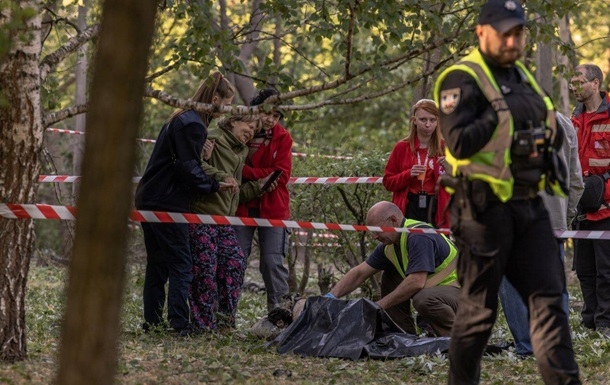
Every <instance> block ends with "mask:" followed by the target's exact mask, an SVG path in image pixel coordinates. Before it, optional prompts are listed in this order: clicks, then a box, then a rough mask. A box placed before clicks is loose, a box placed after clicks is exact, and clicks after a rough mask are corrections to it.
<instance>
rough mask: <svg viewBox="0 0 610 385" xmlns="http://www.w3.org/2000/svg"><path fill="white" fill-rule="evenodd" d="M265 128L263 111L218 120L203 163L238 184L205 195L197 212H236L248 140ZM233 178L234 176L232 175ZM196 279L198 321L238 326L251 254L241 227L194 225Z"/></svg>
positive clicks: (193, 294)
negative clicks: (243, 241)
mask: <svg viewBox="0 0 610 385" xmlns="http://www.w3.org/2000/svg"><path fill="white" fill-rule="evenodd" d="M260 128H261V121H260V118H259V117H258V116H257V115H243V116H237V115H235V116H229V117H225V118H222V119H220V120H219V121H218V127H217V128H216V129H211V130H210V131H209V134H208V139H209V140H211V141H213V142H214V146H213V150H212V151H211V154H208V155H210V157H209V159H207V160H206V161H204V162H203V165H202V168H203V169H204V170H205V172H206V174H207V175H209V176H210V177H212V178H214V179H215V180H217V181H219V182H220V181H231V182H230V184H232V185H233V186H234V188H232V189H229V190H226V191H219V192H218V193H216V194H211V195H201V196H199V197H198V198H197V199H195V200H194V203H193V204H192V211H193V212H195V213H199V214H209V215H225V216H232V215H234V214H235V211H236V210H237V205H238V204H239V195H240V194H239V193H238V190H239V187H238V186H239V185H240V183H241V171H242V168H243V165H244V161H245V158H246V155H247V154H248V146H247V143H248V142H249V141H250V139H252V138H253V137H254V134H255V133H256V132H258V131H259V130H260ZM231 178H233V179H231ZM260 186H261V183H260V182H259V181H255V182H253V183H248V184H247V185H246V186H244V188H243V190H245V191H244V192H246V191H248V192H249V193H250V194H254V195H256V194H260V193H261V188H260ZM189 236H190V246H191V254H192V255H193V281H192V284H191V291H190V294H189V302H190V306H191V316H192V322H193V324H194V326H195V327H196V328H198V329H200V330H205V331H211V330H217V329H221V330H222V329H229V328H232V327H234V326H235V312H236V310H237V302H238V300H239V295H240V292H241V285H242V283H243V277H244V273H245V270H246V258H245V257H244V254H243V252H242V250H241V248H240V247H239V243H238V242H237V238H236V236H235V230H234V229H233V227H232V226H228V225H208V224H189Z"/></svg>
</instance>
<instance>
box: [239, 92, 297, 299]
mask: <svg viewBox="0 0 610 385" xmlns="http://www.w3.org/2000/svg"><path fill="white" fill-rule="evenodd" d="M277 94H279V92H277V91H276V90H274V89H264V90H262V91H260V92H259V93H258V95H257V96H256V97H255V98H254V99H252V101H251V102H250V105H251V106H257V105H260V104H263V103H264V102H265V100H267V99H268V98H270V97H271V96H273V95H277ZM261 118H262V120H263V130H262V131H261V132H260V133H259V134H257V135H256V136H255V137H254V139H252V140H251V141H250V142H249V143H248V146H249V147H250V151H249V153H248V157H247V159H246V164H245V165H244V170H243V174H242V180H243V181H244V182H245V181H248V180H258V179H261V178H264V177H266V176H268V175H269V174H271V173H272V172H273V171H275V170H282V174H281V175H280V177H279V179H278V180H277V187H276V188H275V189H274V190H272V191H268V192H263V194H262V195H261V196H260V197H259V198H257V199H254V200H251V201H249V202H248V203H244V204H241V205H240V206H239V207H238V208H237V214H236V215H237V216H240V217H253V218H265V219H289V218H290V195H289V193H288V188H287V186H286V185H287V184H288V180H289V179H290V173H291V171H292V137H291V136H290V133H289V132H288V131H287V130H286V129H285V128H284V127H283V126H282V125H281V124H280V123H279V121H280V119H281V118H282V113H281V111H272V112H270V113H261ZM256 229H257V228H256V227H250V226H248V227H246V226H236V227H235V231H236V232H237V239H238V241H239V244H240V246H241V248H242V250H243V251H244V255H246V257H249V256H250V251H251V247H252V238H253V237H254V231H255V230H256ZM289 235H290V233H289V229H286V228H282V227H258V245H259V250H260V267H259V269H260V272H261V274H262V276H263V281H264V282H265V290H266V291H267V309H268V310H271V309H273V308H275V307H278V306H279V304H280V302H281V298H282V296H283V295H284V294H286V293H288V269H287V268H286V266H285V265H284V257H285V256H286V253H287V251H288V238H289Z"/></svg>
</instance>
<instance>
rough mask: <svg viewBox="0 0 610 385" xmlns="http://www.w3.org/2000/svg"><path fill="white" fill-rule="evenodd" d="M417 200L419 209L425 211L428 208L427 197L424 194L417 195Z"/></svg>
mask: <svg viewBox="0 0 610 385" xmlns="http://www.w3.org/2000/svg"><path fill="white" fill-rule="evenodd" d="M417 198H418V199H419V204H418V206H419V208H420V209H425V208H426V207H427V206H428V195H427V194H426V193H419V194H418V195H417Z"/></svg>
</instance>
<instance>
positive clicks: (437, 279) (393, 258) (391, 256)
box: [384, 219, 457, 288]
mask: <svg viewBox="0 0 610 385" xmlns="http://www.w3.org/2000/svg"><path fill="white" fill-rule="evenodd" d="M403 227H405V228H408V229H413V228H418V227H428V228H429V227H431V226H430V225H429V224H428V223H425V222H420V221H416V220H413V219H407V220H406V221H405V224H404V226H403ZM409 234H410V233H402V234H401V235H400V241H399V242H400V243H399V246H400V255H401V258H400V260H399V259H398V256H397V255H396V250H395V249H394V245H393V244H392V245H387V246H386V247H385V248H384V253H385V256H386V258H387V259H388V260H390V262H392V264H393V265H394V267H395V268H396V270H397V271H398V274H400V276H401V277H402V278H406V274H405V271H406V270H407V265H408V264H409V252H408V250H407V238H408V237H409ZM440 235H441V236H442V237H443V239H444V240H445V242H447V245H448V246H449V255H448V256H447V258H445V260H444V261H443V263H441V264H440V265H439V266H437V267H436V269H434V273H432V274H428V277H427V278H426V284H425V286H424V287H425V288H426V287H432V286H457V271H456V267H457V258H456V256H457V248H456V247H455V246H454V245H453V242H451V241H450V240H449V238H447V237H446V236H445V235H444V234H440Z"/></svg>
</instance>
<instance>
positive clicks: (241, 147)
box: [191, 128, 262, 216]
mask: <svg viewBox="0 0 610 385" xmlns="http://www.w3.org/2000/svg"><path fill="white" fill-rule="evenodd" d="M208 139H210V140H214V141H215V144H214V150H213V151H212V156H211V157H210V159H209V160H207V161H205V160H204V161H203V162H202V168H203V170H204V171H205V172H206V174H208V175H209V176H210V177H212V178H214V179H215V180H216V181H218V182H222V181H224V180H225V178H227V177H229V176H230V177H233V178H235V179H236V180H237V182H238V183H239V184H241V171H242V169H243V167H244V162H245V160H246V156H247V155H248V145H246V144H243V143H241V142H240V141H239V140H237V138H235V136H233V134H232V133H231V132H229V131H226V130H224V129H221V128H212V129H210V130H209V132H208ZM261 193H262V191H261V189H260V186H259V185H258V182H257V181H253V182H248V183H246V184H245V185H242V186H240V193H239V194H238V195H233V194H231V193H229V192H227V191H220V190H218V192H216V193H215V194H206V195H200V196H198V197H197V198H195V199H194V200H193V203H192V204H191V209H192V211H193V212H194V213H197V214H210V215H228V216H231V215H235V211H236V210H237V206H238V204H239V202H240V200H241V202H247V201H248V200H250V199H253V198H255V197H258V196H260V195H261Z"/></svg>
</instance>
